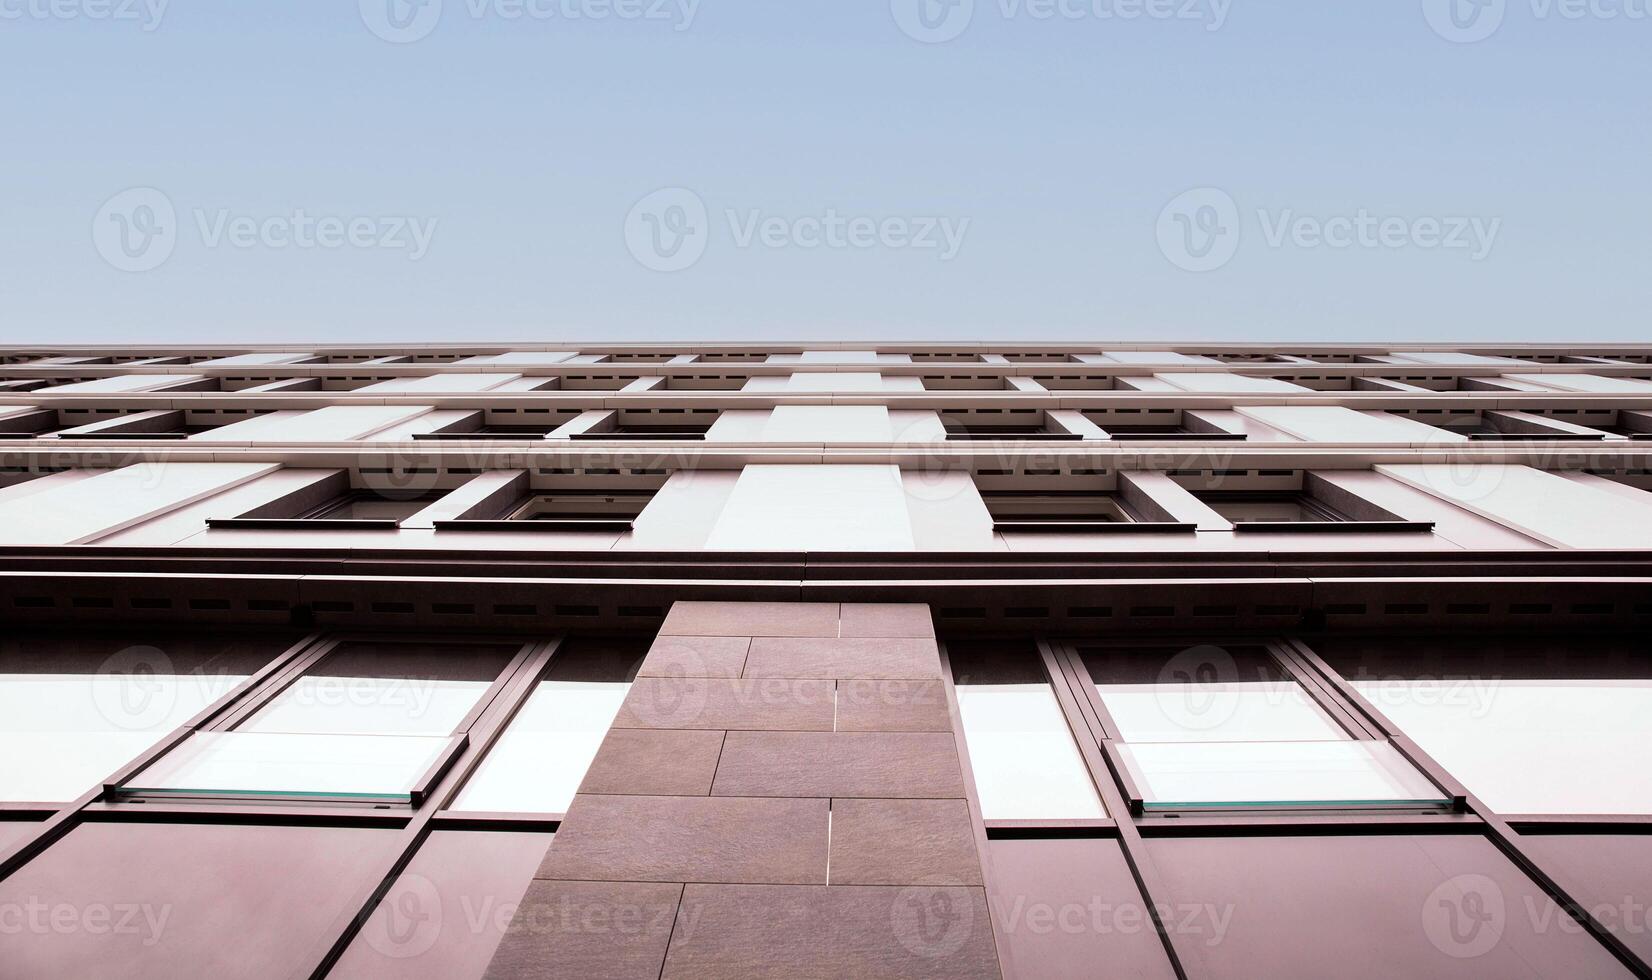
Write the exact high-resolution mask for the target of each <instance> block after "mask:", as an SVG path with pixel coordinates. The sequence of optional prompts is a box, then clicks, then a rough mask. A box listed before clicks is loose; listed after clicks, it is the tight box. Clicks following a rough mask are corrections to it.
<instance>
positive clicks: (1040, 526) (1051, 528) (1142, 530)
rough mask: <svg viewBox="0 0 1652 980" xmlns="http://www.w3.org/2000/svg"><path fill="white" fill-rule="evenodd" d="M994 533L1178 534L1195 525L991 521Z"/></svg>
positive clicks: (1188, 530)
mask: <svg viewBox="0 0 1652 980" xmlns="http://www.w3.org/2000/svg"><path fill="white" fill-rule="evenodd" d="M992 529H993V530H994V531H1021V532H1023V533H1032V534H1096V533H1101V534H1115V533H1123V534H1180V533H1182V532H1192V531H1194V530H1196V525H1193V524H1182V523H1176V522H1171V521H993V522H992Z"/></svg>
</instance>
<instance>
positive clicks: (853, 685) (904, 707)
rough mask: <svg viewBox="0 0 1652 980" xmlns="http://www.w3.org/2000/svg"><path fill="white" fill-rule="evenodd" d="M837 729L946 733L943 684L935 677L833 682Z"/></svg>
mask: <svg viewBox="0 0 1652 980" xmlns="http://www.w3.org/2000/svg"><path fill="white" fill-rule="evenodd" d="M837 730H838V731H840V732H950V731H952V715H951V713H950V712H949V711H948V710H947V704H946V687H945V686H944V685H943V683H942V682H941V681H939V680H927V681H923V680H882V681H874V680H864V679H856V680H846V681H838V682H837Z"/></svg>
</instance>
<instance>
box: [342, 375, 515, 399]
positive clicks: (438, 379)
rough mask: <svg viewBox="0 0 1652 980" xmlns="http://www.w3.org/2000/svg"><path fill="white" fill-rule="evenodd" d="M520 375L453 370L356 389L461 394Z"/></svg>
mask: <svg viewBox="0 0 1652 980" xmlns="http://www.w3.org/2000/svg"><path fill="white" fill-rule="evenodd" d="M520 377H522V376H521V375H520V374H469V373H465V372H455V373H451V374H432V375H429V376H427V377H423V378H391V379H390V380H389V381H379V382H375V383H373V384H370V385H368V386H366V387H365V388H361V389H358V390H359V391H360V392H361V393H362V394H374V395H378V394H391V393H393V392H403V391H411V392H430V393H435V394H441V393H448V392H452V393H455V394H462V393H465V392H471V391H492V390H494V389H495V388H498V387H500V386H502V385H506V384H509V383H511V382H512V381H515V380H517V379H518V378H520Z"/></svg>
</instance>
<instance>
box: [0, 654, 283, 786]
mask: <svg viewBox="0 0 1652 980" xmlns="http://www.w3.org/2000/svg"><path fill="white" fill-rule="evenodd" d="M290 640H291V638H290V637H287V636H285V635H280V634H270V635H264V636H254V635H242V636H237V635H233V634H230V635H218V636H197V635H193V634H188V635H186V634H156V635H144V634H139V635H136V636H134V635H131V634H122V635H114V634H97V633H85V634H77V633H74V632H68V631H56V632H53V633H34V632H29V631H17V632H15V633H12V634H10V635H9V636H7V637H6V638H5V639H4V640H0V801H6V802H35V803H62V802H66V801H68V800H72V799H75V798H76V797H78V796H80V795H81V794H82V793H85V792H86V791H87V790H88V789H91V788H92V787H93V786H95V785H97V784H98V783H99V782H100V781H101V780H103V779H105V778H107V777H108V776H109V775H111V774H112V773H114V771H115V770H117V769H119V768H120V767H121V766H123V765H125V764H126V763H128V762H130V761H131V760H132V759H133V758H134V757H136V756H138V755H140V754H141V753H142V752H143V751H144V750H145V749H147V748H149V747H150V746H151V745H153V744H155V742H156V741H157V740H159V739H160V738H161V737H162V736H164V735H166V734H167V733H169V732H171V731H173V730H174V729H176V728H177V727H178V726H179V725H181V724H183V723H184V722H186V721H188V720H189V719H190V718H192V717H194V716H195V715H197V714H199V713H200V712H201V711H203V710H205V709H206V708H207V707H209V706H210V705H212V704H213V703H215V702H217V701H218V700H219V699H220V698H222V697H223V696H225V695H226V694H228V693H229V692H230V691H232V690H234V689H235V687H236V685H238V684H240V683H241V682H242V681H244V680H246V678H247V677H248V676H250V675H251V673H252V672H253V671H255V670H257V669H258V668H260V667H262V666H263V665H264V664H265V663H266V662H268V660H269V659H270V658H272V657H274V656H275V655H276V654H278V653H279V652H281V650H283V649H285V647H286V646H287V645H288V643H289V642H290Z"/></svg>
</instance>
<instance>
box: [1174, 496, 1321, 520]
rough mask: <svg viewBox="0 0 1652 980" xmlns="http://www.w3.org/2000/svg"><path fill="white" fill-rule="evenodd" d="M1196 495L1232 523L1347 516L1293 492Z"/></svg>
mask: <svg viewBox="0 0 1652 980" xmlns="http://www.w3.org/2000/svg"><path fill="white" fill-rule="evenodd" d="M1197 496H1198V497H1199V499H1200V500H1203V501H1204V502H1205V503H1206V504H1208V505H1209V506H1210V509H1211V510H1214V511H1215V512H1216V513H1218V514H1221V515H1222V516H1223V517H1225V518H1227V519H1228V520H1230V521H1232V522H1233V523H1235V524H1251V523H1266V524H1302V523H1321V522H1333V521H1346V520H1349V519H1350V518H1349V517H1348V516H1347V515H1346V514H1344V513H1342V512H1341V511H1339V510H1337V509H1335V508H1333V507H1331V506H1330V505H1329V504H1325V503H1323V502H1321V501H1318V500H1314V499H1313V498H1312V497H1309V496H1308V495H1307V494H1304V493H1300V492H1295V491H1290V492H1284V493H1243V492H1229V493H1202V494H1198V495H1197Z"/></svg>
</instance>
